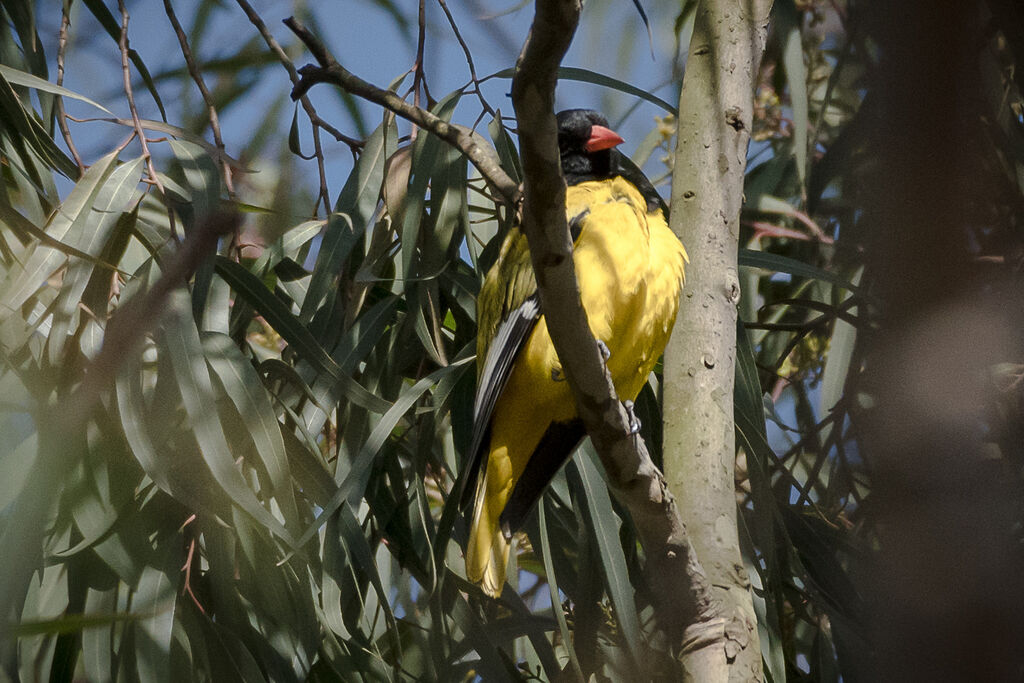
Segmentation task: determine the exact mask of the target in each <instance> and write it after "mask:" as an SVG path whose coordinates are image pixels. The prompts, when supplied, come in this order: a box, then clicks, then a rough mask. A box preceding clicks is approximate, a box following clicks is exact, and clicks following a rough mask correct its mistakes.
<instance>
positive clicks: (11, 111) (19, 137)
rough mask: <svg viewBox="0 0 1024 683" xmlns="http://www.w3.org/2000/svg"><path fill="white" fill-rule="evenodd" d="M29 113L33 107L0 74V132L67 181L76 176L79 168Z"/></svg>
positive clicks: (32, 114)
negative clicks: (7, 133)
mask: <svg viewBox="0 0 1024 683" xmlns="http://www.w3.org/2000/svg"><path fill="white" fill-rule="evenodd" d="M29 111H30V108H29V107H26V106H25V104H24V103H23V102H22V101H21V100H20V99H19V98H18V94H17V93H16V92H15V91H14V88H13V87H12V86H11V84H10V83H9V82H8V81H7V79H6V78H4V75H3V74H2V73H0V114H3V116H0V130H3V129H7V130H8V131H9V132H10V133H11V136H12V138H13V142H14V144H15V145H16V146H18V147H22V146H24V145H27V146H28V148H29V149H31V150H33V151H34V152H36V153H37V154H38V155H39V158H40V159H41V160H43V161H44V162H45V163H46V164H47V166H48V167H50V168H53V169H56V170H57V171H59V172H60V173H63V174H64V175H65V176H67V177H68V178H75V177H77V176H78V166H77V165H75V162H73V161H72V160H71V159H70V158H69V157H68V155H67V154H65V153H64V151H63V150H62V149H61V148H60V147H58V146H57V143H55V142H54V141H53V138H52V137H51V136H50V134H49V131H47V130H46V128H44V127H43V124H42V123H40V121H39V119H38V118H37V117H36V116H35V114H34V113H31V114H30V113H29ZM10 161H11V160H8V163H10Z"/></svg>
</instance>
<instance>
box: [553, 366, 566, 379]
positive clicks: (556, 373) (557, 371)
mask: <svg viewBox="0 0 1024 683" xmlns="http://www.w3.org/2000/svg"><path fill="white" fill-rule="evenodd" d="M551 381H552V382H564V381H565V375H563V374H562V368H561V367H560V366H558V365H555V366H553V367H552V368H551Z"/></svg>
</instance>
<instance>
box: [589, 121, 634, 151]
mask: <svg viewBox="0 0 1024 683" xmlns="http://www.w3.org/2000/svg"><path fill="white" fill-rule="evenodd" d="M623 142H624V140H623V139H622V138H620V137H619V135H618V133H616V132H615V131H614V130H612V129H611V128H605V127H604V126H591V127H590V139H589V140H587V144H585V145H584V146H583V148H584V149H585V150H587V151H588V152H599V151H601V150H602V149H611V148H612V147H614V146H615V145H621V144H622V143H623Z"/></svg>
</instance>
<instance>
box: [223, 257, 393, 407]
mask: <svg viewBox="0 0 1024 683" xmlns="http://www.w3.org/2000/svg"><path fill="white" fill-rule="evenodd" d="M216 270H217V274H218V275H220V276H221V277H222V278H224V280H225V281H226V282H227V283H228V284H229V285H231V287H232V288H233V289H234V290H235V291H236V292H237V293H238V295H239V296H241V297H242V298H243V299H245V300H246V301H248V302H249V303H250V304H251V305H252V306H253V308H255V309H256V310H258V311H259V312H260V313H261V314H262V315H263V317H264V318H266V320H267V322H268V323H270V325H271V327H273V328H274V329H275V330H276V331H277V333H278V334H280V335H281V337H282V338H284V340H285V341H287V342H288V344H289V345H290V346H291V347H292V348H293V349H294V350H295V351H296V352H297V353H298V354H299V355H301V356H302V357H303V358H304V359H305V360H307V361H308V362H309V363H311V364H312V365H313V366H314V367H316V368H317V369H318V370H319V371H320V372H322V373H325V374H327V375H329V376H330V377H331V379H332V380H333V381H335V382H337V384H338V386H339V387H340V388H341V391H342V392H343V393H344V394H345V396H346V398H348V399H349V400H350V401H352V402H353V403H355V404H356V405H359V406H361V407H363V408H366V409H367V410H371V411H373V412H377V413H383V412H385V411H387V410H388V409H389V408H390V406H391V404H390V403H388V402H387V401H385V400H384V399H382V398H379V397H377V396H374V395H373V394H371V393H370V392H368V391H367V390H366V389H364V388H363V387H362V386H361V385H360V384H358V383H357V382H356V381H355V380H354V379H352V378H351V377H349V376H348V375H346V374H345V373H344V371H343V370H342V369H341V368H340V367H338V364H337V363H335V362H334V359H332V358H331V357H330V356H329V355H328V354H327V352H326V351H324V349H323V347H322V346H320V344H319V343H318V342H317V341H316V339H315V338H314V337H313V335H312V334H311V333H310V331H309V330H308V329H307V328H306V326H305V325H303V324H302V323H301V322H300V321H299V319H298V318H297V317H296V316H294V315H293V314H292V312H291V311H289V310H288V307H287V306H286V305H285V304H284V303H283V302H282V301H281V300H280V299H278V298H277V297H276V296H274V294H273V292H271V291H270V290H268V289H267V288H266V287H264V286H263V283H262V282H261V281H260V280H259V279H258V278H257V277H256V276H255V275H253V274H252V273H250V272H249V271H248V270H246V269H245V267H244V266H242V265H239V264H237V263H235V262H234V261H232V260H230V259H227V258H224V257H223V256H218V257H217V261H216Z"/></svg>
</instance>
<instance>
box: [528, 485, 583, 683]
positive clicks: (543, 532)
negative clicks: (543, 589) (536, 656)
mask: <svg viewBox="0 0 1024 683" xmlns="http://www.w3.org/2000/svg"><path fill="white" fill-rule="evenodd" d="M544 507H545V501H544V500H541V502H540V505H538V506H537V518H538V525H539V526H540V551H541V557H542V559H543V560H544V577H545V578H546V579H547V584H548V591H549V593H550V594H551V611H552V613H553V614H554V615H555V621H556V622H558V632H559V633H560V634H561V635H562V647H564V648H565V651H566V652H567V653H568V654H569V663H570V664H572V670H573V671H574V672H575V673H576V680H577V681H578V682H579V683H583V682H584V681H585V679H584V677H583V669H582V668H580V660H579V658H578V657H577V656H576V648H575V647H573V643H572V640H573V639H572V635H571V634H570V633H569V625H568V623H566V621H565V611H564V610H563V609H562V600H561V598H560V597H559V595H558V581H557V580H556V578H555V564H554V562H553V561H552V560H551V542H550V541H549V539H548V522H547V517H546V514H545V512H544Z"/></svg>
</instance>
